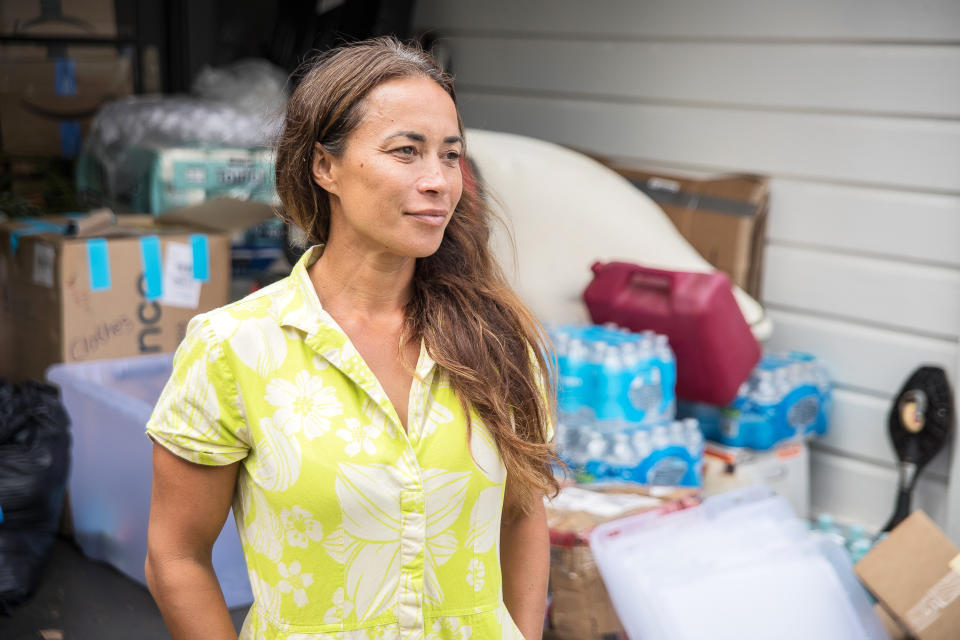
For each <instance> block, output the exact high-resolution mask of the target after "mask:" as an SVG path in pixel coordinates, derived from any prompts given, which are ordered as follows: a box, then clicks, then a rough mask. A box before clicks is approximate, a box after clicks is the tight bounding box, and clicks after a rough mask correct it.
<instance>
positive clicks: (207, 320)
mask: <svg viewBox="0 0 960 640" xmlns="http://www.w3.org/2000/svg"><path fill="white" fill-rule="evenodd" d="M289 292H290V283H289V277H288V278H283V279H281V280H278V281H277V282H274V283H273V284H270V285H268V286H266V287H263V288H262V289H258V290H257V291H254V292H253V293H251V294H249V295H247V296H245V297H243V298H241V299H240V300H237V301H235V302H231V303H229V304H226V305H224V306H222V307H217V308H215V309H211V310H210V311H207V312H205V313H201V314H198V315H197V316H195V317H194V318H193V320H191V325H193V324H196V325H204V326H207V327H208V328H209V329H208V330H209V331H210V332H211V333H212V336H211V337H213V338H214V339H216V340H217V341H218V342H224V341H226V340H229V339H230V337H231V336H233V335H234V334H236V333H237V331H238V330H240V329H242V328H243V327H244V326H246V325H256V326H261V327H262V326H263V325H265V324H266V325H275V326H276V327H277V328H280V326H281V325H282V324H283V316H284V315H285V314H284V312H285V311H288V309H287V307H289V304H290V299H289V298H290V296H289V295H288V294H289Z"/></svg>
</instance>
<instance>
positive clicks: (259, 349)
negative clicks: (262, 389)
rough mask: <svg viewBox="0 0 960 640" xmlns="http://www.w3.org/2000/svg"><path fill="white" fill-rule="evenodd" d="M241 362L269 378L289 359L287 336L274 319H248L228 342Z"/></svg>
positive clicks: (259, 374) (263, 376)
mask: <svg viewBox="0 0 960 640" xmlns="http://www.w3.org/2000/svg"><path fill="white" fill-rule="evenodd" d="M228 342H229V344H230V347H231V348H232V349H233V352H234V353H235V354H237V357H238V358H240V361H241V362H243V363H244V364H245V365H247V366H248V367H249V368H250V369H252V370H253V371H255V372H256V373H257V375H258V376H260V377H262V378H267V377H269V376H270V374H272V373H273V372H274V371H276V370H277V369H278V368H279V367H280V366H281V365H282V364H283V361H284V360H286V359H287V336H285V335H284V334H283V330H282V329H281V328H280V325H278V324H277V323H276V321H274V320H273V319H272V318H247V319H245V320H244V321H243V322H242V323H241V324H240V326H239V328H238V329H237V331H236V333H234V334H233V336H231V337H230V339H229V340H228Z"/></svg>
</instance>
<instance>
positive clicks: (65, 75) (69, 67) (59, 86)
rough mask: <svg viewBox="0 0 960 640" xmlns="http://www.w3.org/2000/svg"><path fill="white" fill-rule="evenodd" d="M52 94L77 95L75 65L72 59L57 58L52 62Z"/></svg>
mask: <svg viewBox="0 0 960 640" xmlns="http://www.w3.org/2000/svg"><path fill="white" fill-rule="evenodd" d="M53 73H54V83H55V85H54V88H53V90H54V92H55V93H56V94H57V95H58V96H75V95H77V63H76V61H74V60H73V58H57V59H56V60H54V61H53Z"/></svg>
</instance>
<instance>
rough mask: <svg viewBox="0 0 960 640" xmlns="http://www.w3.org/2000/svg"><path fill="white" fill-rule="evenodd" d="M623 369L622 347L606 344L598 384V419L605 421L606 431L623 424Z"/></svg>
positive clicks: (613, 429) (620, 426)
mask: <svg viewBox="0 0 960 640" xmlns="http://www.w3.org/2000/svg"><path fill="white" fill-rule="evenodd" d="M623 370H624V366H623V358H622V357H621V356H620V349H619V348H618V347H617V346H615V345H612V344H608V345H606V347H605V348H604V354H603V362H602V364H601V366H600V378H599V381H598V382H599V384H598V385H597V388H598V390H599V391H600V393H599V394H598V396H599V398H598V399H599V400H600V402H599V406H598V407H597V419H598V420H602V421H604V431H607V432H612V431H616V430H618V429H620V428H622V425H623V420H624V411H623V405H622V404H621V402H622V399H623V395H624V394H623Z"/></svg>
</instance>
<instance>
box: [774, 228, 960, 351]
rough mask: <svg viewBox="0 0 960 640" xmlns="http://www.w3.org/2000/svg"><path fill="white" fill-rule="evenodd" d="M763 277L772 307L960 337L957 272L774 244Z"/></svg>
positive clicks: (959, 290)
mask: <svg viewBox="0 0 960 640" xmlns="http://www.w3.org/2000/svg"><path fill="white" fill-rule="evenodd" d="M958 243H960V238H958ZM763 275H764V282H763V299H764V302H765V303H767V304H769V305H773V306H777V307H781V308H783V307H786V308H789V309H794V310H806V311H813V312H816V313H822V314H827V315H830V316H839V317H842V318H844V319H847V320H854V321H857V320H860V321H863V322H865V323H867V324H872V325H882V326H886V327H890V328H894V329H902V330H906V331H913V332H923V333H928V334H936V335H937V336H941V337H949V338H956V337H957V336H958V335H960V270H958V269H953V268H944V267H932V266H927V265H916V264H904V263H898V262H896V261H893V260H882V259H878V258H872V257H862V256H849V255H843V254H840V253H835V252H828V251H820V250H811V249H803V248H795V247H788V246H781V245H777V244H770V245H768V246H767V248H766V256H765V264H764V274H763Z"/></svg>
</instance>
